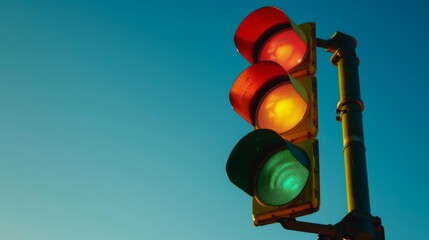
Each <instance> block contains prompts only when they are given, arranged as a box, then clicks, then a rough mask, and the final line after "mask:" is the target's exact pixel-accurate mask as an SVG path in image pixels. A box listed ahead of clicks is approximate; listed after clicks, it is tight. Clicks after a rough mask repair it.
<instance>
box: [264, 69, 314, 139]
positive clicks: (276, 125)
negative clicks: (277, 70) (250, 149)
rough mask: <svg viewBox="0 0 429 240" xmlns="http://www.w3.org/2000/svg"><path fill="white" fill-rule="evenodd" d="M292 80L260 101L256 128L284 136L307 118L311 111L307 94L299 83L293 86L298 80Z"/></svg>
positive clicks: (275, 88)
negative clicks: (269, 130)
mask: <svg viewBox="0 0 429 240" xmlns="http://www.w3.org/2000/svg"><path fill="white" fill-rule="evenodd" d="M290 79H291V81H288V82H283V83H281V84H278V85H277V86H276V87H274V88H273V89H271V90H270V91H269V92H268V93H267V94H266V95H265V96H264V98H263V99H262V100H261V101H260V104H259V106H258V109H257V111H256V128H259V129H262V128H267V129H272V130H274V131H275V132H277V133H279V134H284V133H287V132H289V131H291V130H293V129H294V128H295V127H297V126H299V125H300V123H301V122H302V120H303V119H304V118H305V116H306V114H307V112H308V109H309V106H308V96H307V92H306V91H305V89H302V88H300V87H299V85H298V83H296V84H293V83H294V82H296V80H294V79H293V78H292V77H290ZM294 85H295V86H294ZM300 90H301V91H300Z"/></svg>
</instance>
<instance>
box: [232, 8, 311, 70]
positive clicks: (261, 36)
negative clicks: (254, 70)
mask: <svg viewBox="0 0 429 240" xmlns="http://www.w3.org/2000/svg"><path fill="white" fill-rule="evenodd" d="M308 41H309V40H308V37H307V36H306V34H305V33H304V32H303V30H302V29H301V28H300V26H298V25H296V24H295V23H293V21H292V20H291V19H290V18H289V17H288V16H287V15H286V14H285V13H284V12H283V11H281V10H280V9H278V8H275V7H263V8H260V9H258V10H256V11H254V12H252V13H251V14H250V15H249V16H247V17H246V18H245V19H244V20H243V21H242V22H241V24H240V25H239V26H238V28H237V31H236V33H235V37H234V42H235V46H236V47H237V50H238V52H240V54H241V55H243V57H244V58H246V59H247V60H248V61H249V62H250V63H252V64H253V63H256V62H259V61H274V62H277V63H278V64H280V65H281V66H282V67H283V68H284V69H285V70H286V71H288V72H295V71H294V70H295V68H296V67H297V66H299V65H301V62H302V61H303V59H304V58H306V55H307V54H308V52H309V51H308V49H309V47H308V46H309V43H308ZM310 74H313V73H312V72H310Z"/></svg>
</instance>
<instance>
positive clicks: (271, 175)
mask: <svg viewBox="0 0 429 240" xmlns="http://www.w3.org/2000/svg"><path fill="white" fill-rule="evenodd" d="M302 160H303V159H301V161H302ZM308 178H309V169H307V168H306V167H305V166H304V165H303V164H301V162H300V161H299V159H297V158H296V157H295V156H294V155H293V154H292V152H291V151H290V149H285V150H282V151H279V152H277V153H275V154H274V155H273V156H272V157H270V158H269V159H268V161H267V162H266V163H265V164H264V165H263V167H262V169H261V170H260V172H259V175H258V177H257V180H256V192H257V195H258V197H259V198H260V199H261V200H262V201H263V202H264V203H266V204H269V205H273V206H281V205H284V204H287V203H289V202H291V201H292V200H294V199H295V198H296V197H297V196H298V195H299V194H300V193H301V192H302V190H303V189H304V187H305V185H306V183H307V179H308Z"/></svg>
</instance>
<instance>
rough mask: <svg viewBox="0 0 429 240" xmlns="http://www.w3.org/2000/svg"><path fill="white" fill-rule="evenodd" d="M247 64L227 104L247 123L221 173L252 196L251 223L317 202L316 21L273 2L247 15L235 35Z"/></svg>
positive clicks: (296, 212) (310, 208)
mask: <svg viewBox="0 0 429 240" xmlns="http://www.w3.org/2000/svg"><path fill="white" fill-rule="evenodd" d="M234 41H235V44H236V47H237V50H238V51H239V52H240V54H242V55H243V57H244V58H245V59H247V60H248V61H249V62H250V63H251V66H249V67H248V68H247V69H246V70H244V71H243V72H242V73H241V74H240V75H239V77H238V78H237V79H236V81H235V82H234V84H233V86H232V88H231V92H230V95H229V98H230V101H231V105H232V107H233V109H234V110H235V111H236V112H237V113H238V114H239V115H240V116H241V117H243V118H244V119H245V120H246V121H247V122H248V123H250V124H251V125H252V126H254V129H255V130H254V131H252V132H251V133H249V134H248V135H246V136H245V137H243V138H242V139H241V140H240V141H239V143H237V145H236V146H235V147H234V149H233V150H232V152H231V154H230V156H229V158H228V162H227V166H226V169H227V174H228V177H229V179H230V180H231V182H232V183H233V184H235V185H236V186H237V187H239V188H240V189H241V190H243V191H244V192H246V193H247V194H249V195H250V196H252V198H253V203H252V204H253V208H252V213H253V219H254V224H255V225H265V224H270V223H273V222H276V221H278V220H279V219H281V218H295V217H299V216H303V215H306V214H310V213H312V212H315V211H317V210H318V209H319V204H320V195H319V153H318V141H317V139H316V136H317V129H318V120H317V87H316V77H315V76H314V75H315V73H316V56H315V52H316V44H315V41H316V40H315V24H314V23H305V24H301V25H296V24H295V23H293V21H292V20H291V19H290V18H289V17H288V16H287V15H286V14H284V13H283V12H282V11H281V10H280V9H278V8H274V7H264V8H261V9H258V10H256V11H254V12H253V13H251V14H250V15H249V16H248V17H246V18H245V19H244V20H243V22H242V23H241V24H240V25H239V27H238V29H237V32H236V34H235V37H234Z"/></svg>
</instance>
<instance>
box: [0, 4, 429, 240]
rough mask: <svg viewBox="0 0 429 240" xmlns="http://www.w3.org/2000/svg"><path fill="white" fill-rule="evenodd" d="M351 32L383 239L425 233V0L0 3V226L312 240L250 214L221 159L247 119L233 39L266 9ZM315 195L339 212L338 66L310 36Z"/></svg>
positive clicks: (23, 232)
mask: <svg viewBox="0 0 429 240" xmlns="http://www.w3.org/2000/svg"><path fill="white" fill-rule="evenodd" d="M268 5H272V6H277V7H279V8H281V9H282V10H283V11H285V12H286V13H287V14H288V15H290V16H291V17H292V18H293V19H294V20H295V22H297V23H302V22H306V21H314V22H316V24H317V36H318V37H319V38H324V39H327V38H329V37H330V36H331V35H332V34H333V33H334V32H335V31H337V30H339V31H342V32H345V33H347V34H350V35H353V36H355V37H356V38H357V40H358V48H357V53H358V55H359V57H360V60H361V64H360V67H359V71H360V72H359V74H360V82H361V94H362V99H363V101H364V103H365V111H364V112H363V115H364V118H363V121H364V132H365V143H366V148H367V165H368V176H369V187H370V198H371V210H372V214H373V215H375V216H380V217H381V218H382V220H383V225H384V226H385V229H386V239H392V240H394V239H419V238H421V237H422V236H425V235H426V231H424V230H425V229H424V228H425V227H426V228H427V219H426V215H427V214H428V213H429V208H428V204H427V198H428V194H427V190H426V186H425V185H426V184H427V183H428V180H427V178H426V176H427V173H426V169H428V168H429V163H428V161H427V154H426V150H424V149H425V148H426V146H425V144H427V143H428V140H427V136H428V134H429V131H428V129H427V127H426V125H427V119H428V116H429V107H428V106H427V105H426V104H427V99H426V97H427V88H428V86H429V84H428V81H427V77H426V75H427V73H426V70H427V69H428V68H429V64H428V63H429V62H428V61H427V57H426V56H427V55H428V54H429V50H428V48H427V47H425V46H426V43H425V41H426V39H427V38H428V37H429V32H428V31H427V30H426V27H425V26H426V25H427V24H428V23H429V19H428V17H427V16H426V12H425V9H426V5H425V3H424V1H408V2H406V3H394V2H391V1H384V0H383V1H378V2H373V1H353V2H352V1H339V0H337V1H313V0H311V1H306V2H302V1H282V2H280V1H237V0H229V1H225V0H221V1H211V2H208V1H205V2H204V1H199V2H195V1H191V0H184V1H156V2H152V1H151V2H142V1H126V0H123V1H19V0H18V1H2V2H0V30H1V38H0V110H1V114H0V132H1V137H0V189H1V198H0V239H10V240H39V239H40V240H42V239H43V240H46V239H55V240H57V239H58V240H69V239H70V240H75V239H79V240H87V239H88V240H95V239H103V240H110V239H127V240H137V239H206V240H211V239H231V240H232V239H246V240H256V239H273V240H276V239H296V240H301V239H303V240H304V239H316V237H317V236H316V235H313V234H307V233H301V232H293V231H286V230H284V229H282V228H281V226H280V225H279V224H272V225H269V226H264V227H254V226H253V224H252V219H251V199H250V197H249V196H247V195H246V194H244V193H243V192H242V191H240V190H239V189H238V188H236V187H235V186H234V185H232V183H230V182H229V180H228V177H227V175H226V172H225V164H226V160H227V158H228V156H229V153H230V151H231V150H232V148H233V147H234V145H235V143H236V142H237V141H238V140H239V139H240V138H241V137H242V136H244V135H245V134H246V133H248V132H250V131H251V129H252V128H251V126H250V125H248V124H247V123H246V122H245V121H244V120H243V119H241V118H240V117H239V116H238V115H237V114H236V113H235V112H234V111H233V110H232V108H231V106H230V103H229V99H228V94H229V90H230V88H231V86H232V84H233V82H234V80H235V78H236V77H237V76H238V75H239V74H240V73H241V71H243V70H244V69H245V68H246V67H247V66H248V65H249V63H248V62H246V61H245V60H244V58H242V57H241V55H240V54H238V53H237V51H236V49H235V46H234V42H233V37H234V32H235V30H236V28H237V26H238V24H239V23H240V22H241V20H242V19H243V18H244V17H246V16H247V15H248V14H249V13H250V12H252V11H253V10H255V9H257V8H259V7H262V6H268ZM317 54H318V56H317V63H318V71H317V76H318V96H319V135H318V139H319V142H320V169H321V173H320V174H321V201H322V202H321V207H320V210H319V212H317V213H315V214H312V215H309V216H306V217H302V218H301V219H302V220H304V221H311V222H316V223H322V224H334V223H336V222H338V221H339V220H341V219H342V217H343V216H344V215H345V214H346V213H347V203H346V193H345V181H344V163H343V154H342V135H341V124H340V123H339V122H336V121H335V107H336V104H337V102H338V100H339V93H338V80H337V69H336V68H335V67H334V66H332V65H331V64H330V63H329V58H330V54H329V53H326V52H325V51H324V50H322V49H319V50H318V52H317Z"/></svg>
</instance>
